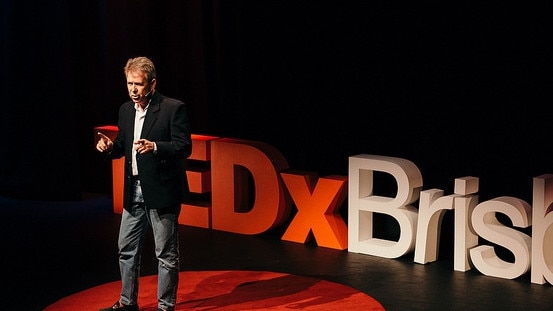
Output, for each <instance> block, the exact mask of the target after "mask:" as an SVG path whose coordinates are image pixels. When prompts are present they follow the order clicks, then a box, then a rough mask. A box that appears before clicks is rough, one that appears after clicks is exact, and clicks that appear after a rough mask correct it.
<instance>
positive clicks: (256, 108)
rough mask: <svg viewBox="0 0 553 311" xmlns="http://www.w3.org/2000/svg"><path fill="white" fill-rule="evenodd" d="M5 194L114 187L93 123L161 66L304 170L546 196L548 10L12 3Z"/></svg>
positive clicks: (8, 10) (5, 75) (195, 105)
mask: <svg viewBox="0 0 553 311" xmlns="http://www.w3.org/2000/svg"><path fill="white" fill-rule="evenodd" d="M1 3H2V4H1V7H0V9H1V13H0V14H1V16H0V21H1V22H0V25H1V33H0V36H1V37H0V40H1V41H0V45H1V48H0V53H1V54H0V59H1V64H0V65H1V67H2V70H1V71H0V72H1V75H2V80H1V81H2V83H1V86H0V87H1V89H0V90H1V94H2V95H3V96H2V111H1V112H0V115H1V119H0V120H1V129H2V133H3V135H2V140H1V143H2V147H1V148H0V178H1V179H0V194H2V195H7V196H14V197H24V198H31V199H35V198H36V199H48V200H74V199H79V198H80V197H81V196H82V194H83V193H109V191H111V184H110V183H111V179H110V169H109V166H108V165H106V164H105V163H104V162H102V161H101V160H100V159H99V156H98V154H97V153H96V151H95V149H94V145H95V137H94V132H93V128H94V126H98V125H106V124H115V122H116V118H117V110H118V107H119V105H120V104H121V103H122V102H123V101H126V100H127V98H128V97H127V94H126V88H125V77H124V75H123V66H124V64H125V62H126V60H127V59H128V58H129V57H134V56H139V55H145V56H148V57H150V58H151V59H152V60H153V61H154V63H155V64H156V67H157V71H158V90H159V91H160V92H161V93H163V94H165V95H168V96H171V97H175V98H178V99H181V100H183V101H186V102H187V103H188V105H189V112H190V116H191V119H192V122H193V124H192V125H193V132H194V133H196V134H206V135H214V136H220V137H232V138H240V139H252V140H257V141H262V142H266V143H269V144H271V145H273V146H274V147H275V148H277V149H278V150H280V151H281V152H282V153H283V155H284V156H285V158H286V159H287V160H288V162H289V165H290V167H291V168H293V169H298V170H308V171H316V172H318V173H319V174H320V175H321V176H324V175H327V174H338V175H347V165H348V157H350V156H352V155H357V154H363V153H366V154H378V155H385V156H393V157H400V158H404V159H408V160H411V161H413V162H414V163H415V164H416V165H417V166H418V167H419V169H420V170H421V173H422V176H423V185H424V186H423V189H430V188H439V189H444V190H445V191H446V194H450V193H451V192H452V191H453V181H454V179H455V178H457V177H464V176H476V177H480V196H481V201H482V200H487V199H491V198H494V197H497V196H503V195H510V196H516V197H519V198H521V199H524V200H526V201H528V202H531V199H532V197H531V190H532V178H533V177H535V176H538V175H541V174H545V173H553V167H552V165H551V162H552V161H551V158H550V154H551V150H552V147H551V135H550V133H551V125H550V119H551V118H550V112H549V111H550V109H549V108H548V107H549V104H550V102H551V98H553V97H552V95H553V94H551V83H552V81H551V73H552V62H551V55H552V54H553V53H552V52H553V51H552V36H551V30H552V29H553V28H552V27H551V26H552V24H551V20H552V18H551V17H552V13H553V11H552V9H551V6H550V5H547V4H540V5H535V4H526V3H524V4H522V3H518V4H516V3H515V4H505V3H503V2H500V1H497V2H469V3H464V2H463V3H455V4H453V3H449V2H448V3H447V4H446V3H443V2H440V1H435V2H434V1H422V2H421V1H417V2H389V1H215V0H209V1H207V0H206V1H200V0H195V1H193V0H190V1H180V0H178V1H177V0H173V1H126V0H125V1H108V0H103V1H69V0H67V1H62V0H53V1H46V2H39V1H25V0H23V1H21V0H17V1H15V0H11V1H6V0H3V1H2V2H1Z"/></svg>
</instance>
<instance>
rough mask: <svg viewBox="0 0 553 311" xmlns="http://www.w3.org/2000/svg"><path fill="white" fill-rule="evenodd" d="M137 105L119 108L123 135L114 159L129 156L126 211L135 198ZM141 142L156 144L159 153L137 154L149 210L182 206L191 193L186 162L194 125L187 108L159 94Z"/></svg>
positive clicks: (115, 143) (112, 155) (154, 97)
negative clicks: (133, 150)
mask: <svg viewBox="0 0 553 311" xmlns="http://www.w3.org/2000/svg"><path fill="white" fill-rule="evenodd" d="M134 105H135V104H134V102H132V101H128V102H125V103H123V104H122V105H121V107H120V108H119V123H118V127H119V132H118V134H117V137H116V138H115V140H114V141H113V150H112V152H111V153H110V155H109V156H110V158H112V159H113V158H120V157H122V156H125V182H124V196H123V207H124V208H125V209H127V210H130V206H131V203H132V202H131V196H132V190H133V189H132V186H133V185H132V180H131V177H132V166H131V157H132V148H134V146H133V142H134V117H135V113H136V110H135V109H134ZM140 138H144V139H147V140H149V141H152V142H155V143H156V145H157V152H156V153H155V154H154V153H152V152H149V153H146V154H137V165H138V176H139V179H140V184H141V186H142V194H143V196H144V203H145V204H146V206H147V207H149V208H156V209H160V208H166V207H175V206H176V205H180V203H182V202H183V201H184V200H185V199H186V197H187V196H188V193H189V188H188V180H187V178H186V171H185V161H186V158H188V157H189V156H190V153H191V152H192V138H191V131H190V122H189V119H188V112H187V109H186V105H185V104H184V103H183V102H181V101H178V100H176V99H173V98H169V97H165V96H163V95H161V94H160V93H159V92H155V93H154V94H153V95H152V100H151V102H150V106H149V107H148V110H147V112H146V117H145V119H144V125H143V127H142V133H141V135H140Z"/></svg>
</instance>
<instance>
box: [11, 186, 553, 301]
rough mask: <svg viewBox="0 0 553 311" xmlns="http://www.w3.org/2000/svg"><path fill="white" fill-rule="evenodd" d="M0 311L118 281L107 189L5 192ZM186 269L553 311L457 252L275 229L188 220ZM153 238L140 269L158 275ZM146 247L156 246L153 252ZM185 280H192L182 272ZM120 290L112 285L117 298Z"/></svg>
mask: <svg viewBox="0 0 553 311" xmlns="http://www.w3.org/2000/svg"><path fill="white" fill-rule="evenodd" d="M0 210H1V213H2V217H1V218H0V235H1V236H2V244H1V245H2V252H1V265H0V267H1V269H2V272H1V274H0V275H1V279H2V285H3V289H2V290H1V291H0V293H1V294H0V295H1V296H0V298H1V299H0V309H1V310H13V309H17V310H27V311H29V310H31V311H32V310H42V309H43V308H45V307H46V306H48V305H50V304H52V303H54V302H56V301H57V300H59V299H61V298H63V297H65V296H68V295H71V294H74V293H77V292H80V291H82V290H85V289H88V288H90V287H94V286H97V285H101V284H104V283H106V282H112V281H116V280H118V279H119V272H118V266H117V257H116V237H117V231H118V225H119V220H120V215H118V214H114V213H112V211H111V200H110V198H108V197H104V196H96V197H91V198H88V199H86V200H83V201H80V202H40V201H25V200H18V199H11V198H4V197H0ZM180 234H181V249H182V269H183V271H184V270H192V271H194V270H263V271H273V272H285V273H291V274H297V275H304V276H312V277H317V278H321V279H325V280H329V281H333V282H337V283H341V284H345V285H348V286H351V287H353V288H356V289H358V290H360V291H362V292H365V293H367V294H368V295H370V296H372V297H374V298H375V299H377V300H378V301H380V303H382V305H383V306H384V307H385V308H386V310H553V287H552V286H551V285H549V284H545V285H537V284H532V283H530V277H529V275H525V276H523V277H521V278H519V279H516V280H505V279H499V278H493V277H488V276H484V275H482V274H481V273H479V272H478V271H476V270H471V271H469V272H466V273H462V272H456V271H454V270H453V263H452V261H451V260H447V259H445V260H444V259H439V260H438V261H437V262H434V263H431V264H427V265H420V264H416V263H413V255H412V254H411V255H409V256H406V257H405V258H400V259H385V258H378V257H373V256H368V255H363V254H355V253H349V252H347V251H339V250H333V249H327V248H322V247H316V246H314V245H309V244H308V245H304V244H298V243H292V242H285V241H281V240H280V239H279V236H278V235H277V234H274V233H272V234H265V235H261V236H243V235H237V234H231V233H226V232H220V231H212V230H207V229H201V228H194V227H187V226H182V227H181V233H180ZM151 246H152V243H151V240H150V241H148V243H147V244H146V252H145V255H144V258H143V265H142V273H143V275H152V274H155V273H156V263H155V258H154V256H153V250H152V247H151ZM148 254H151V256H149V255H148ZM182 282H186V280H182ZM117 294H118V293H113V300H114V301H115V300H116V299H117Z"/></svg>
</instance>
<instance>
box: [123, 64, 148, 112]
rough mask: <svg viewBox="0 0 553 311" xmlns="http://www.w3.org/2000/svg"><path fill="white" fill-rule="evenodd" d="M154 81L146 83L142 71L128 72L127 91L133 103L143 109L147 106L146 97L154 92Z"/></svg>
mask: <svg viewBox="0 0 553 311" xmlns="http://www.w3.org/2000/svg"><path fill="white" fill-rule="evenodd" d="M154 87H155V79H154V80H152V81H151V82H149V83H148V80H147V79H146V75H145V74H144V73H143V72H142V71H130V72H129V73H127V89H128V90H129V97H130V98H131V100H132V101H133V102H135V103H136V104H139V105H140V106H142V107H144V106H146V105H147V104H148V98H147V97H148V96H149V95H151V93H152V92H153V91H154Z"/></svg>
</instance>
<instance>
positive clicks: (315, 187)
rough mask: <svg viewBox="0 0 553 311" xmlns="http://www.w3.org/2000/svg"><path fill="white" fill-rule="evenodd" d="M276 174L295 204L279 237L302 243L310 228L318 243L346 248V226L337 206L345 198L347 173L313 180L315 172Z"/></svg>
mask: <svg viewBox="0 0 553 311" xmlns="http://www.w3.org/2000/svg"><path fill="white" fill-rule="evenodd" d="M280 175H281V176H282V179H283V180H284V183H285V184H286V188H287V189H288V191H289V192H290V195H291V197H292V199H293V200H294V203H295V205H296V207H297V208H298V212H297V214H296V215H295V216H294V219H292V222H291V223H290V226H288V228H287V229H286V232H284V235H283V236H282V240H286V241H291V242H298V243H305V242H307V240H308V239H309V232H310V231H311V232H312V233H313V236H314V237H315V240H316V242H317V245H318V246H322V247H328V248H335V249H340V250H344V249H346V248H347V246H348V228H347V226H346V223H345V222H344V220H343V219H342V217H341V216H340V214H339V208H340V206H341V205H342V203H343V202H344V200H345V198H346V194H347V187H346V184H347V177H346V176H334V175H333V176H327V177H325V178H320V179H318V181H317V178H318V175H317V174H316V173H311V172H294V173H290V172H287V173H284V172H282V173H280Z"/></svg>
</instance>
